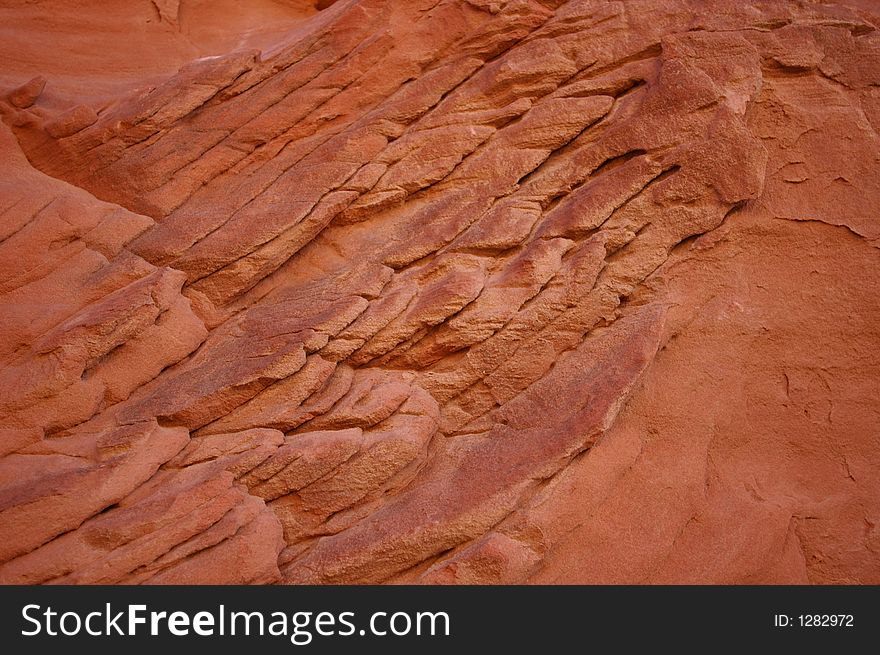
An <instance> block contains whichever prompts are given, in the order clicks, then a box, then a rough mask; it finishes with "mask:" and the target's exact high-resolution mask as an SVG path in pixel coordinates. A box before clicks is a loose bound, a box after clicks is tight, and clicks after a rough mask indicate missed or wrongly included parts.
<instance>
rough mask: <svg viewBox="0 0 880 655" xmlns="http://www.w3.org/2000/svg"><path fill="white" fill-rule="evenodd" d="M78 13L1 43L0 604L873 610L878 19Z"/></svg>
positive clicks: (351, 6)
mask: <svg viewBox="0 0 880 655" xmlns="http://www.w3.org/2000/svg"><path fill="white" fill-rule="evenodd" d="M100 5H101V6H100V8H96V5H95V3H85V2H82V3H77V2H69V1H68V2H59V1H54V2H41V3H39V4H37V5H32V4H29V3H23V2H11V3H4V7H3V8H2V9H0V16H2V21H3V24H4V26H5V27H3V28H2V29H3V34H4V37H3V42H4V43H5V45H3V46H2V47H0V50H5V52H4V55H3V62H4V63H3V64H2V65H0V86H2V88H0V115H2V125H0V217H2V220H0V239H2V241H0V269H2V275H0V285H2V288H0V309H2V311H0V351H2V354H0V358H2V369H0V390H2V391H0V582H3V583H77V584H79V583H272V582H285V583H367V582H369V583H375V582H403V583H441V584H446V583H522V582H530V583H531V582H534V583H595V582H603V583H607V582H610V583H661V582H662V583H670V582H671V583H768V582H784V583H801V582H812V583H874V584H876V583H880V530H878V524H880V348H878V344H880V250H878V248H880V217H878V210H880V138H878V129H880V31H878V29H877V28H878V26H880V7H878V5H877V4H876V3H874V2H870V1H868V0H864V1H862V2H859V1H857V0H848V1H840V2H836V3H818V2H810V1H807V0H798V1H795V0H765V1H758V0H751V1H749V2H734V1H732V0H705V1H703V0H675V1H671V2H658V1H657V0H638V1H633V2H630V1H627V2H614V1H604V0H568V1H567V2H566V1H563V0H412V1H407V2H396V1H394V0H338V1H337V2H325V1H322V2H315V0H310V1H306V0H298V1H297V0H277V1H273V0H260V1H259V2H253V3H250V2H249V3H234V2H228V1H226V0H223V1H218V2H211V3H207V2H199V1H197V0H180V1H179V2H178V0H161V1H159V0H153V2H146V1H145V0H113V1H112V2H108V3H100ZM175 71H176V72H175Z"/></svg>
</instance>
